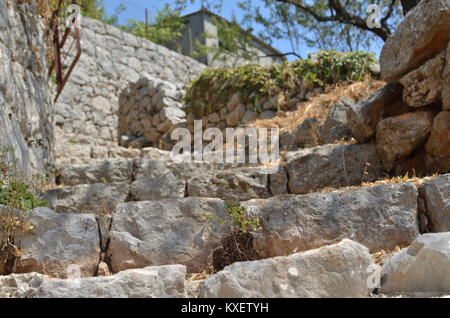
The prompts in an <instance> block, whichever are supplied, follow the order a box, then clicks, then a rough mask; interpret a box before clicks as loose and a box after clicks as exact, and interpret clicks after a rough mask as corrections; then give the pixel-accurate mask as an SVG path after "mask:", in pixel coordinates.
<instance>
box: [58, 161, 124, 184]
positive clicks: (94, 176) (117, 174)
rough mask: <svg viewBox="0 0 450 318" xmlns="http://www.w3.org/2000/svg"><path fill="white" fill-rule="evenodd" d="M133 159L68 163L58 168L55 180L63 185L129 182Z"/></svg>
mask: <svg viewBox="0 0 450 318" xmlns="http://www.w3.org/2000/svg"><path fill="white" fill-rule="evenodd" d="M132 177H133V161H132V160H130V159H109V160H105V161H100V162H96V163H93V164H89V165H70V166H63V167H61V168H60V169H59V174H58V178H57V182H58V183H59V184H63V185H65V186H75V185H79V184H92V183H113V182H126V183H131V181H132Z"/></svg>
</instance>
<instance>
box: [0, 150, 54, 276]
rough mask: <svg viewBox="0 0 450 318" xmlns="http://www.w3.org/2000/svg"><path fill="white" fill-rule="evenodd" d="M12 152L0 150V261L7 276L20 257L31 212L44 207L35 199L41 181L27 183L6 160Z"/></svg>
mask: <svg viewBox="0 0 450 318" xmlns="http://www.w3.org/2000/svg"><path fill="white" fill-rule="evenodd" d="M13 153H14V151H13V149H11V148H0V206H1V207H0V262H3V264H4V265H5V271H6V272H7V273H14V272H15V270H16V266H17V262H18V261H19V259H20V257H21V256H22V250H21V241H22V237H23V235H24V233H26V232H28V231H30V230H32V229H33V226H32V225H31V223H30V222H29V218H30V217H31V210H32V209H34V208H37V207H41V206H47V203H46V202H42V201H40V200H39V199H38V189H40V188H41V187H42V184H43V180H44V179H43V178H41V177H34V178H32V179H33V180H32V181H31V182H28V181H27V179H26V177H25V176H24V174H23V172H22V171H20V170H19V169H18V168H17V161H16V160H11V159H10V158H12V157H13ZM3 264H2V265H3Z"/></svg>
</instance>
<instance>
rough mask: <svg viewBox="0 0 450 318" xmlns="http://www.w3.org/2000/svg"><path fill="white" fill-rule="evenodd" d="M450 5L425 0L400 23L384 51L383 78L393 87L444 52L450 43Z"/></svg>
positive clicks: (439, 1)
mask: <svg viewBox="0 0 450 318" xmlns="http://www.w3.org/2000/svg"><path fill="white" fill-rule="evenodd" d="M449 30H450V4H449V3H448V1H447V0H422V1H421V2H420V3H419V4H418V5H417V6H416V7H415V8H414V9H412V10H411V11H410V12H408V15H407V16H406V17H405V18H404V19H403V21H402V22H401V23H400V25H399V27H398V28H397V30H396V31H395V33H394V34H393V35H391V37H390V38H389V39H388V40H387V41H386V43H385V45H384V47H383V50H382V51H381V56H380V64H381V76H382V78H383V79H384V80H386V81H388V82H390V83H394V82H397V81H398V80H399V79H400V78H401V77H402V76H404V75H406V74H407V73H409V72H410V71H412V70H414V69H416V68H417V67H419V66H421V65H422V64H423V63H424V62H425V61H427V60H428V59H430V58H432V57H433V56H436V55H437V54H439V53H440V52H442V51H443V50H444V49H445V48H446V47H447V43H448V41H449V40H450V31H449Z"/></svg>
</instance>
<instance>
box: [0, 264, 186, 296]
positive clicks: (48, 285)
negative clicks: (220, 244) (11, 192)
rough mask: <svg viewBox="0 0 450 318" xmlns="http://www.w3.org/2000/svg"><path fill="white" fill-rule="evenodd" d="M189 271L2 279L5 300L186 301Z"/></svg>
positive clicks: (173, 269) (148, 270)
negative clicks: (186, 277)
mask: <svg viewBox="0 0 450 318" xmlns="http://www.w3.org/2000/svg"><path fill="white" fill-rule="evenodd" d="M185 275H186V268H185V267H184V266H181V265H170V266H159V267H156V266H155V267H146V268H142V269H132V270H127V271H123V272H121V273H118V274H117V275H114V276H107V277H89V278H71V279H50V278H49V277H46V276H44V275H40V274H37V273H31V274H22V275H9V276H4V277H0V297H2V298H13V297H14V298H185V297H186V291H185Z"/></svg>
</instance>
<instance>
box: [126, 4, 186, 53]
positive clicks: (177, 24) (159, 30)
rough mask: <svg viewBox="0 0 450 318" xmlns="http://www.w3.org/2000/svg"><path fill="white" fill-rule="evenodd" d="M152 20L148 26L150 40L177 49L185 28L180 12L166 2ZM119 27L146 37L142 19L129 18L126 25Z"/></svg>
mask: <svg viewBox="0 0 450 318" xmlns="http://www.w3.org/2000/svg"><path fill="white" fill-rule="evenodd" d="M152 20H153V21H151V22H150V24H149V26H148V33H149V39H150V41H152V42H154V43H157V44H162V45H166V46H169V47H173V48H174V49H179V47H177V46H178V45H179V44H178V40H179V39H180V38H181V37H182V35H183V34H182V33H183V30H184V28H185V25H184V23H183V18H182V17H181V16H180V12H179V11H178V10H176V9H175V10H173V9H172V8H171V7H170V6H169V5H168V4H166V6H165V7H164V8H163V9H162V10H160V11H157V13H156V15H155V16H154V17H153V18H152ZM119 27H120V28H121V29H122V30H124V31H126V32H129V33H131V34H133V35H136V36H139V37H142V38H147V31H146V25H145V22H143V21H136V20H133V19H129V20H128V23H127V24H126V25H123V26H119Z"/></svg>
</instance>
